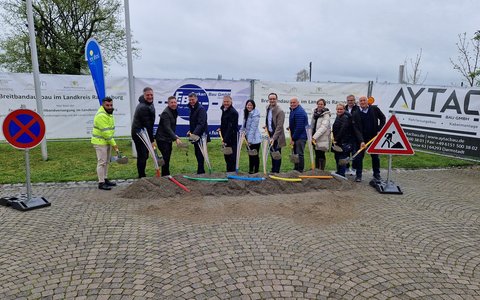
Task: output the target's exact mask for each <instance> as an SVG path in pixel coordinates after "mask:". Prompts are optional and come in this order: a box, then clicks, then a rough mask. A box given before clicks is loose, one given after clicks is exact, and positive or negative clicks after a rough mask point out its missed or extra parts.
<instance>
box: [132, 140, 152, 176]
mask: <svg viewBox="0 0 480 300" xmlns="http://www.w3.org/2000/svg"><path fill="white" fill-rule="evenodd" d="M132 139H133V142H134V143H135V149H136V150H137V172H138V178H142V177H145V176H147V175H146V174H145V168H146V167H147V159H148V149H147V147H146V146H145V144H144V143H143V142H142V140H141V139H140V138H139V137H138V136H137V135H136V134H132Z"/></svg>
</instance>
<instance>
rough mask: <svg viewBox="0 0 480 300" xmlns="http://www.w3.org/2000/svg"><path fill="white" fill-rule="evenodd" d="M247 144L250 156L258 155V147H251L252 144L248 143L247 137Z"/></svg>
mask: <svg viewBox="0 0 480 300" xmlns="http://www.w3.org/2000/svg"><path fill="white" fill-rule="evenodd" d="M245 144H246V146H247V151H248V155H250V156H257V155H258V151H257V149H250V146H249V145H248V141H247V139H245Z"/></svg>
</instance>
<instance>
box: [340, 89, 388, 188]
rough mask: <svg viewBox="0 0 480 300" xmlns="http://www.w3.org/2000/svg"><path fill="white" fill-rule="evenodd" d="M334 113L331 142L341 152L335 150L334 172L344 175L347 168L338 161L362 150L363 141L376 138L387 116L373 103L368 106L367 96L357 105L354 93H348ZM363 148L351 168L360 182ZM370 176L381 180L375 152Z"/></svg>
mask: <svg viewBox="0 0 480 300" xmlns="http://www.w3.org/2000/svg"><path fill="white" fill-rule="evenodd" d="M336 111H337V116H336V118H335V122H334V123H333V126H332V131H333V137H334V141H333V144H335V145H338V146H339V147H341V149H342V150H343V151H337V152H335V160H336V162H337V170H336V174H337V175H339V176H343V177H344V176H345V171H346V169H347V168H348V167H349V166H348V165H344V164H341V163H339V161H340V160H342V159H346V158H347V157H348V156H349V155H353V154H355V153H356V152H357V151H358V150H360V149H364V148H365V145H366V143H368V141H370V140H371V139H373V138H375V137H376V136H377V134H378V133H379V131H380V130H381V129H382V127H383V126H384V125H385V121H386V117H385V115H384V114H383V113H382V111H381V110H380V108H378V106H376V105H370V104H369V103H368V98H367V97H365V96H361V97H360V98H358V105H357V104H356V101H355V96H354V95H349V96H347V104H346V105H344V104H341V103H339V104H337V106H336ZM364 156H365V151H362V152H360V153H359V154H358V155H357V156H356V157H355V158H354V159H353V161H352V165H351V167H352V169H353V170H355V171H353V172H354V173H355V181H356V182H361V181H362V173H363V172H362V171H363V158H364ZM370 156H371V158H372V169H373V177H374V178H375V179H376V180H380V179H381V176H380V158H379V156H378V154H371V155H370Z"/></svg>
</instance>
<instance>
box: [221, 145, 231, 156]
mask: <svg viewBox="0 0 480 300" xmlns="http://www.w3.org/2000/svg"><path fill="white" fill-rule="evenodd" d="M222 152H223V154H224V155H231V154H233V149H232V147H222Z"/></svg>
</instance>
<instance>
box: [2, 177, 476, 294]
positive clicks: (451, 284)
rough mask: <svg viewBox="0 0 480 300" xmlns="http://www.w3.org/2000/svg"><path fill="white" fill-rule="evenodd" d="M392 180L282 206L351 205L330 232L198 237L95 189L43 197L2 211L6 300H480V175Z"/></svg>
mask: <svg viewBox="0 0 480 300" xmlns="http://www.w3.org/2000/svg"><path fill="white" fill-rule="evenodd" d="M394 179H395V181H396V182H397V184H400V185H401V187H402V189H403V191H404V195H380V194H378V193H376V192H373V189H372V188H371V187H369V186H368V183H366V182H363V183H361V184H356V185H354V190H353V191H350V192H349V193H347V192H344V191H328V190H327V191H321V192H318V193H317V194H316V193H308V194H307V195H302V194H300V195H296V196H292V195H288V196H285V197H299V198H298V199H301V197H304V196H307V197H317V195H318V197H319V198H324V197H327V198H329V199H330V200H329V201H330V202H332V201H333V202H334V201H347V200H345V199H346V198H345V197H343V195H344V194H345V195H348V197H347V198H348V201H350V202H349V203H352V204H353V205H352V214H349V216H350V217H349V218H343V219H341V221H338V222H330V223H325V222H319V223H308V222H298V221H295V220H294V219H292V218H288V217H283V216H279V215H264V216H258V215H257V216H253V217H244V216H243V217H240V218H235V217H232V218H230V219H228V220H224V219H223V220H222V221H221V222H215V221H213V222H204V223H202V222H195V221H192V220H182V219H181V218H178V217H177V218H169V217H168V216H163V215H160V216H159V215H156V214H149V213H141V212H142V211H145V209H148V207H149V205H150V204H149V201H146V200H136V199H120V198H115V197H113V199H103V198H102V195H106V194H105V193H109V192H103V191H98V190H97V189H95V185H94V184H91V183H78V184H77V183H71V184H51V185H45V186H40V185H34V193H35V194H37V195H41V196H45V197H46V198H48V199H49V200H50V201H51V202H52V206H51V207H50V208H44V209H39V210H36V211H31V212H18V211H15V210H13V209H11V208H6V207H0V224H1V225H2V228H0V299H40V298H42V299H73V298H76V299H147V298H149V299H294V298H296V299H411V298H423V299H480V196H479V194H480V184H479V183H480V169H479V168H473V169H452V170H430V171H427V170H422V171H395V172H394ZM128 184H129V183H128V182H126V183H123V184H121V186H119V187H117V190H119V189H122V188H126V187H127V185H128ZM0 189H1V190H0V196H12V195H14V194H16V193H17V192H19V191H20V190H21V188H20V187H19V186H11V185H5V186H0ZM102 193H103V194H102ZM110 195H113V194H110ZM352 195H353V196H352ZM355 195H357V196H355ZM228 199H229V198H228V197H226V198H222V199H221V201H229V200H228ZM262 199H263V200H264V199H265V196H262V197H260V196H259V197H258V198H256V196H251V197H249V201H262ZM283 199H285V198H283ZM337 199H340V200H337ZM342 199H343V200H342ZM179 201H181V199H179ZM217 201H218V199H217ZM271 201H273V204H275V201H278V203H277V204H281V201H282V197H272V199H271ZM319 207H320V208H319V209H320V210H321V206H319ZM345 207H346V206H345V205H339V206H338V209H344V208H345ZM160 209H161V206H160Z"/></svg>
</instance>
